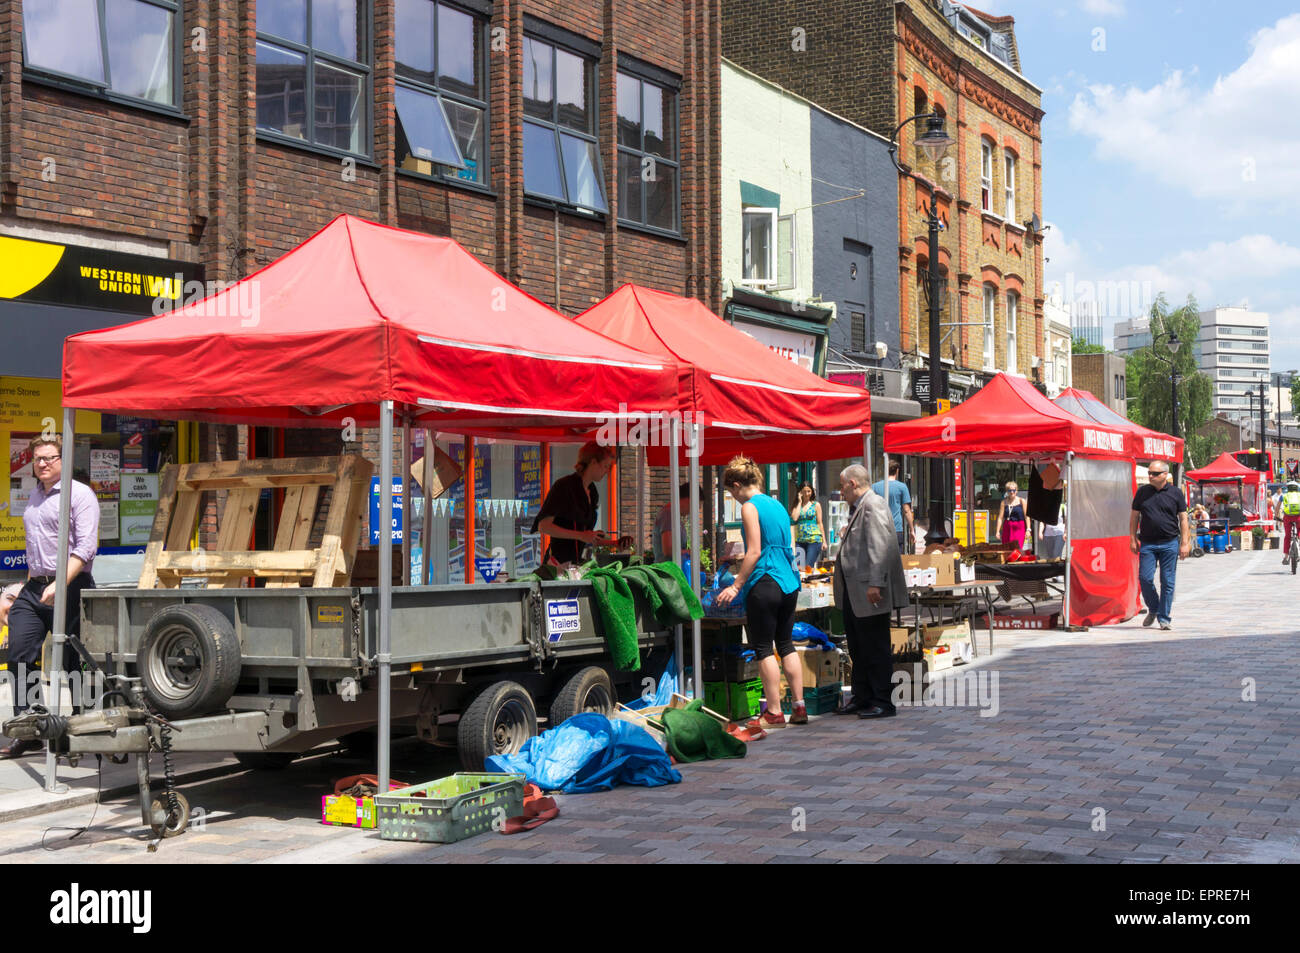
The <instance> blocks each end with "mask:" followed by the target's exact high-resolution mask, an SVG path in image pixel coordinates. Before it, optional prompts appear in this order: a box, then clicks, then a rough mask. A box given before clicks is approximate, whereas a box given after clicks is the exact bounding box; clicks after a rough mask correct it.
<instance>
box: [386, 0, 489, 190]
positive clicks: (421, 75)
mask: <svg viewBox="0 0 1300 953" xmlns="http://www.w3.org/2000/svg"><path fill="white" fill-rule="evenodd" d="M485 30H486V23H485V21H483V20H480V19H477V18H475V17H474V16H472V15H471V14H468V13H465V12H463V11H461V10H458V9H456V8H455V7H449V6H447V5H446V4H445V3H435V2H433V0H397V29H396V46H397V91H396V106H397V155H398V158H399V165H400V166H401V168H403V169H406V170H407V171H409V172H417V173H420V174H422V175H440V176H451V177H453V178H457V179H462V180H464V181H467V182H480V183H482V182H486V181H487V116H488V105H487V68H486V61H485V55H484V31H485Z"/></svg>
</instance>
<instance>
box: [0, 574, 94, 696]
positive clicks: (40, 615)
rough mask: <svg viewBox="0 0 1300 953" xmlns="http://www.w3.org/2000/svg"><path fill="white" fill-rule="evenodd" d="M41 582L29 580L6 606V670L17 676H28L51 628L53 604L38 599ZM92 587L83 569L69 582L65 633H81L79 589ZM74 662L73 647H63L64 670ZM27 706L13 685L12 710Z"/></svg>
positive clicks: (43, 586)
mask: <svg viewBox="0 0 1300 953" xmlns="http://www.w3.org/2000/svg"><path fill="white" fill-rule="evenodd" d="M45 585H46V584H44V583H38V582H32V581H28V582H27V583H26V584H25V585H24V586H23V591H22V592H20V593H19V594H18V598H17V599H16V600H15V601H14V604H13V605H12V606H11V607H10V609H9V671H10V673H12V675H13V677H14V678H15V679H17V678H18V677H19V674H20V673H22V674H23V675H24V676H26V675H29V674H30V673H31V672H32V671H33V669H34V668H35V663H36V662H37V661H38V660H39V659H40V657H41V643H43V642H44V641H45V636H46V635H48V634H49V633H50V632H52V631H53V630H54V606H47V605H44V604H43V603H42V602H41V593H42V592H44V591H45ZM93 588H95V580H94V579H93V578H92V577H91V575H90V573H88V572H82V573H79V574H78V575H77V578H76V579H74V580H72V582H70V583H68V611H67V615H66V617H65V621H66V624H67V629H66V632H67V634H68V635H80V634H81V590H83V589H93ZM76 661H77V653H76V650H75V649H73V648H72V647H71V646H66V647H65V648H64V654H63V665H62V668H63V670H64V671H65V672H66V671H69V670H70V669H72V668H73V667H74V665H75V663H76ZM26 707H27V699H26V696H25V691H21V690H19V688H18V687H17V685H16V687H15V691H14V711H16V712H17V711H22V710H23V709H25V708H26Z"/></svg>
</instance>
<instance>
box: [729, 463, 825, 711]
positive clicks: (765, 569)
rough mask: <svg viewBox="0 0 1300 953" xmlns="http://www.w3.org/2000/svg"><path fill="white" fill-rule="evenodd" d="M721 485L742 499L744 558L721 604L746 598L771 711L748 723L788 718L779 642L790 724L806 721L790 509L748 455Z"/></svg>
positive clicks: (732, 467)
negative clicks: (771, 492) (770, 491)
mask: <svg viewBox="0 0 1300 953" xmlns="http://www.w3.org/2000/svg"><path fill="white" fill-rule="evenodd" d="M722 485H723V486H725V487H726V488H727V492H728V493H730V494H731V496H732V498H733V499H734V500H735V501H736V502H737V503H739V504H741V508H740V521H741V522H740V532H741V535H742V536H743V537H744V540H745V557H744V559H743V560H742V561H741V563H740V567H739V568H738V569H737V570H736V581H735V582H733V583H732V584H731V585H730V586H728V587H727V588H725V589H723V590H722V591H721V592H719V593H718V603H719V604H721V605H724V606H725V605H729V604H730V603H731V602H732V601H733V600H735V599H740V600H742V601H743V602H744V605H745V617H746V627H747V628H748V631H749V642H750V645H751V646H752V647H753V649H754V654H755V655H756V656H757V657H758V660H759V661H758V669H759V674H760V675H761V676H762V677H763V694H764V695H765V696H766V697H767V710H766V711H765V712H763V716H762V717H761V718H758V719H756V720H754V721H752V722H750V725H749V726H750V727H762V728H780V727H783V726H784V725H785V723H786V722H785V716H784V715H783V714H781V695H780V692H781V673H780V669H778V668H777V664H776V659H774V658H773V657H772V647H773V644H774V643H775V646H776V654H777V655H779V656H780V657H781V660H782V663H783V665H784V666H785V677H786V680H787V681H788V682H789V683H790V695H791V697H792V698H793V700H794V709H793V711H792V713H791V715H790V723H791V724H792V725H806V724H808V709H807V708H806V707H805V705H804V700H803V667H802V666H801V665H800V664H799V657H798V656H797V655H795V650H794V642H793V641H792V640H791V636H792V635H793V634H794V611H795V607H796V605H797V603H798V601H799V574H798V573H797V572H795V569H794V552H793V551H794V547H793V546H792V545H791V544H790V514H789V513H787V512H786V510H785V507H783V506H782V505H781V504H780V503H778V502H777V501H776V500H774V499H772V498H771V497H770V496H767V495H766V494H764V493H763V472H762V471H761V470H760V469H759V468H758V465H757V464H756V463H754V461H753V460H750V459H749V458H748V457H736V458H735V459H733V460H732V461H731V463H730V465H729V466H728V467H727V470H726V472H725V473H723V475H722Z"/></svg>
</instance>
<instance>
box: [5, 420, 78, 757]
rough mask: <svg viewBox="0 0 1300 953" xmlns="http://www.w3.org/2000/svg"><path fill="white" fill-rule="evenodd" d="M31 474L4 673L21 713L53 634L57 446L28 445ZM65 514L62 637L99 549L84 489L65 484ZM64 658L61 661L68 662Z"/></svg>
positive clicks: (22, 750) (24, 744) (25, 748)
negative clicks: (30, 678) (22, 571)
mask: <svg viewBox="0 0 1300 953" xmlns="http://www.w3.org/2000/svg"><path fill="white" fill-rule="evenodd" d="M31 452H32V470H33V471H34V472H35V474H36V481H37V485H36V488H35V489H34V490H32V495H31V498H30V499H28V501H27V509H26V510H25V511H24V512H23V528H24V529H25V530H26V533H27V582H26V584H25V585H24V586H23V590H22V592H21V593H19V595H18V598H17V599H16V600H15V601H14V604H13V606H12V608H10V610H9V671H10V672H12V673H13V675H14V678H15V679H16V680H17V681H16V682H15V684H14V712H15V713H18V712H21V711H22V710H23V709H25V708H26V707H27V686H26V684H25V680H26V675H27V674H28V673H30V672H31V671H32V670H33V669H34V667H35V665H36V662H37V660H38V659H39V658H40V656H41V643H42V642H44V641H45V636H46V633H48V632H51V631H52V630H53V629H54V574H55V572H56V571H57V569H58V560H59V494H60V493H62V492H63V486H64V484H63V480H62V478H63V442H62V441H61V440H60V439H59V438H58V437H37V438H36V439H35V440H33V441H32V443H31ZM68 485H69V486H70V487H71V493H72V499H71V511H70V514H71V515H70V520H69V544H68V612H67V618H66V623H67V627H66V629H65V631H66V632H67V634H68V635H77V634H78V633H79V632H80V631H81V590H83V589H86V588H94V586H95V580H94V578H93V577H92V576H91V575H90V567H91V564H92V563H93V562H94V559H95V552H96V550H97V548H98V545H99V501H98V500H97V499H96V498H95V493H94V491H93V490H91V489H90V487H88V486H86V485H85V484H84V483H75V482H73V481H71V480H69V481H68ZM74 657H75V656H74V655H73V653H72V652H70V651H69V652H67V653H66V657H65V659H63V660H61V661H62V662H64V663H65V664H64V665H63V666H62V667H63V668H64V669H65V670H66V668H67V665H66V662H67V661H69V660H70V659H71V658H74ZM40 746H41V744H40V742H39V741H15V742H13V743H12V744H10V745H9V747H7V748H0V758H17V757H21V756H22V755H24V754H26V753H27V752H29V751H35V750H37V749H39V748H40Z"/></svg>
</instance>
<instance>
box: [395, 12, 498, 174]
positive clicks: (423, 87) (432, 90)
mask: <svg viewBox="0 0 1300 953" xmlns="http://www.w3.org/2000/svg"><path fill="white" fill-rule="evenodd" d="M425 2H427V3H430V4H431V5H432V6H433V7H434V8H435V9H434V14H433V15H434V36H433V77H434V81H435V82H434V84H429V83H422V82H420V81H419V80H415V79H407V78H405V77H403V76H402V75H401V74H400V73H398V71H397V52H396V44H394V52H393V80H394V83H393V85H394V86H395V87H398V86H404V87H406V88H407V89H412V90H415V91H416V92H418V93H423V94H425V95H428V96H433V97H434V98H435V99H437V100H438V101H439V102H438V105H439V107H440V108H441V109H442V112H443V116H444V118H446V119H447V128H448V130H449V131H450V132H451V136H452V141H453V142H456V130H455V128H454V127H453V126H452V123H451V119H450V117H448V116H447V109H446V107H445V106H443V104H442V102H441V101H442V100H443V99H444V98H445V99H449V100H451V101H452V102H454V103H460V104H461V105H463V106H469V107H471V108H474V109H478V110H480V111H481V112H482V113H483V163H482V170H483V175H482V178H481V179H466V178H462V177H460V176H458V175H456V174H455V171H456V170H455V169H454V168H452V167H451V166H447V165H444V164H443V163H441V162H434V163H433V165H434V166H436V167H438V168H439V169H451V171H450V172H446V171H439V172H433V173H430V174H427V175H426V174H425V173H423V172H420V171H418V170H416V169H406V168H403V167H402V164H401V161H398V160H397V155H396V143H394V155H393V158H394V161H395V165H396V167H397V171H398V172H399V173H401V174H403V175H410V176H414V177H415V178H417V179H422V180H424V181H425V182H445V183H450V184H452V185H458V186H462V187H464V188H470V189H480V190H485V191H487V190H491V188H492V183H491V178H490V173H491V171H492V161H491V160H492V95H491V79H490V77H491V72H490V70H491V66H492V59H491V56H490V54H491V35H490V32H489V30H490V27H491V20H490V19H489V18H487V17H485V16H484V15H483V12H482V11H481V10H478V9H476V8H474V7H471V6H463V5H461V4H459V3H454V2H450V0H425ZM438 7H450V8H451V9H453V10H455V11H456V12H457V13H463V14H465V15H466V16H468V17H469V18H470V19H471V20H473V21H474V28H475V30H477V31H478V34H479V35H478V40H479V41H480V51H479V64H478V66H479V70H480V74H479V75H481V76H482V77H483V92H484V93H486V94H487V96H486V98H485V99H483V100H482V101H481V102H480V101H478V100H475V99H474V98H472V97H470V96H465V95H463V94H461V93H453V92H448V91H446V90H444V89H442V88H440V87H439V86H438V85H437V84H436V83H437V79H438V76H439V71H438V42H439V40H440V38H441V37H440V35H439V32H438V24H439V22H440V21H439V19H438V17H439V14H438V11H437V9H436V8H438ZM396 10H397V8H396V4H394V7H393V12H394V16H396ZM393 115H394V121H396V117H397V103H396V99H394V102H393ZM456 150H457V151H458V152H460V143H459V142H456ZM417 158H419V157H418V156H417ZM464 159H465V155H464V153H463V152H461V161H464ZM426 161H431V160H426Z"/></svg>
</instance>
